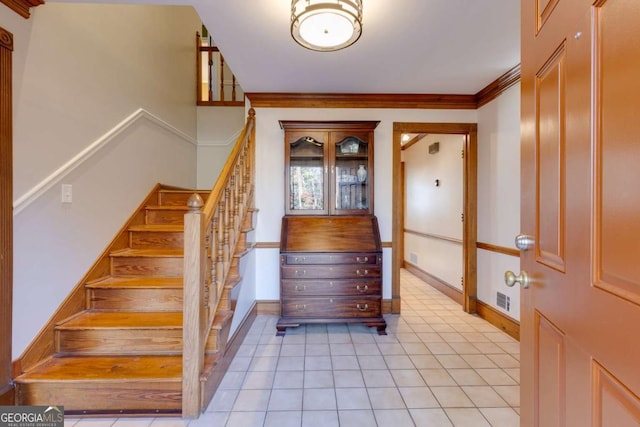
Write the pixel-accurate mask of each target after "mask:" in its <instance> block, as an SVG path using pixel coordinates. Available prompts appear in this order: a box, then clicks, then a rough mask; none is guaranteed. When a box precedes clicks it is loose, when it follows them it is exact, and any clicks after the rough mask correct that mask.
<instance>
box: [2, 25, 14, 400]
mask: <svg viewBox="0 0 640 427" xmlns="http://www.w3.org/2000/svg"><path fill="white" fill-rule="evenodd" d="M12 50H13V35H12V34H11V33H10V32H8V31H6V30H5V29H4V28H2V27H0V405H7V404H13V386H12V385H11V380H12V371H11V328H12V327H11V317H12V305H13V297H12V295H13V189H12V187H13V176H12V173H13V170H12V154H11V153H12V138H13V137H12V132H13V131H12V121H13V118H12V98H11V89H12V86H11V85H12V74H11V51H12Z"/></svg>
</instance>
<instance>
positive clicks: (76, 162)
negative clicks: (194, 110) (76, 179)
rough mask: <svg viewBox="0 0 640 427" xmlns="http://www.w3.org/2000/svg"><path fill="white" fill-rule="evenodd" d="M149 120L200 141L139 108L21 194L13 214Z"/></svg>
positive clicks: (188, 139) (193, 142)
mask: <svg viewBox="0 0 640 427" xmlns="http://www.w3.org/2000/svg"><path fill="white" fill-rule="evenodd" d="M143 119H144V120H148V121H149V122H151V123H154V124H155V125H157V126H159V127H161V128H163V129H166V130H167V131H169V132H171V133H172V134H174V135H176V136H177V137H178V138H179V139H181V140H183V141H184V142H186V143H188V144H191V145H193V146H194V147H197V146H198V142H197V140H196V139H195V138H193V137H191V136H190V135H188V134H186V133H185V132H183V131H181V130H180V129H178V128H176V127H175V126H173V125H171V124H169V123H167V122H166V121H164V120H162V119H161V118H159V117H158V116H156V115H154V114H152V113H150V112H148V111H147V110H145V109H144V108H139V109H137V110H136V111H134V112H133V113H131V114H130V115H129V116H128V117H126V118H125V119H124V120H122V121H121V122H120V123H118V124H117V125H115V126H114V127H113V128H111V129H110V130H109V131H107V132H105V133H104V134H103V135H102V136H100V137H99V138H98V139H96V140H95V141H94V142H92V143H91V144H89V146H87V147H86V148H85V149H83V150H82V151H80V152H79V153H78V154H76V155H75V156H74V157H73V158H71V159H70V160H69V161H68V162H66V163H65V164H64V165H62V166H61V167H60V168H58V170H56V171H55V172H53V173H52V174H50V175H49V176H48V177H46V178H45V179H43V180H42V181H40V182H39V183H38V184H36V185H35V186H33V187H32V188H31V189H30V190H29V191H27V192H26V193H24V194H23V195H22V196H20V197H19V198H18V199H17V200H15V201H14V202H13V216H14V217H16V216H17V215H18V214H19V213H20V212H22V211H23V210H24V209H25V208H26V207H27V206H29V205H30V204H31V203H33V202H34V201H35V200H36V199H38V198H39V197H40V196H42V195H43V194H44V193H46V192H47V191H48V190H50V189H51V187H53V186H54V185H56V184H58V183H59V182H60V181H61V180H62V179H63V178H64V177H66V176H67V175H69V174H70V173H71V172H73V171H74V170H75V169H76V168H77V167H78V166H80V165H81V164H83V163H84V162H86V161H87V160H88V159H90V158H91V157H93V156H94V155H95V154H97V153H98V152H99V151H100V150H101V149H102V148H104V147H105V146H107V145H108V144H109V143H110V142H111V141H113V140H114V139H115V138H116V137H117V136H118V135H120V134H121V133H122V132H123V131H125V130H126V129H128V128H129V127H130V126H132V125H133V124H135V123H136V122H138V121H139V120H143Z"/></svg>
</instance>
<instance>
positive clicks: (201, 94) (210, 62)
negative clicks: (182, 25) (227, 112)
mask: <svg viewBox="0 0 640 427" xmlns="http://www.w3.org/2000/svg"><path fill="white" fill-rule="evenodd" d="M203 53H204V54H206V55H203ZM203 56H206V57H207V76H206V77H207V80H206V82H207V88H206V91H205V90H204V87H203V83H205V80H204V78H203V77H204V76H203V75H202V59H203ZM224 67H225V61H224V57H223V56H222V54H221V53H220V49H218V47H217V46H207V45H203V44H202V38H201V37H200V34H199V33H196V68H197V73H196V76H197V85H196V92H197V98H196V100H197V105H213V106H244V100H238V99H237V94H238V90H237V89H238V84H237V80H236V76H235V75H234V74H233V73H231V83H230V85H231V99H226V97H225V86H228V85H229V82H225V80H224ZM215 69H219V70H220V72H219V75H217V76H215V78H214V70H215ZM216 88H218V94H217V96H216Z"/></svg>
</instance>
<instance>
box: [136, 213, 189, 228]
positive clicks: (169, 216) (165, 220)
mask: <svg viewBox="0 0 640 427" xmlns="http://www.w3.org/2000/svg"><path fill="white" fill-rule="evenodd" d="M185 213H186V211H163V210H155V209H154V210H148V211H147V218H146V221H147V224H157V225H178V224H184V214H185Z"/></svg>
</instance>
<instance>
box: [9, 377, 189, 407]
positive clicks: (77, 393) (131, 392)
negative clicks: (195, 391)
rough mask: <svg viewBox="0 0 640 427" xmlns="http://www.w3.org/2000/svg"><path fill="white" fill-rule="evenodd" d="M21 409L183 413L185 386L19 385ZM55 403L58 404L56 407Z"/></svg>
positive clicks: (143, 383) (132, 383) (135, 383)
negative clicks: (37, 407)
mask: <svg viewBox="0 0 640 427" xmlns="http://www.w3.org/2000/svg"><path fill="white" fill-rule="evenodd" d="M16 391H17V393H16V396H17V402H16V404H17V405H52V404H55V405H63V406H64V410H65V412H66V411H125V412H126V411H140V410H142V411H144V410H149V412H150V413H152V412H154V411H156V410H159V411H180V410H181V408H182V384H181V382H171V381H158V380H155V381H100V380H96V381H91V382H86V381H85V382H68V381H54V382H40V383H26V384H19V383H18V384H16ZM54 402H55V403H54Z"/></svg>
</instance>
